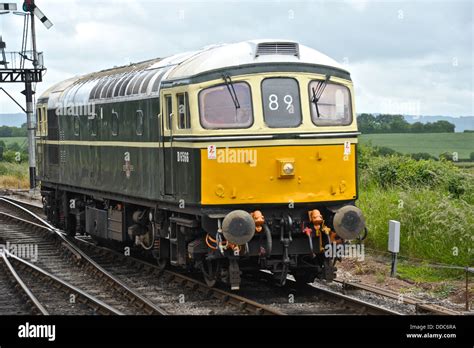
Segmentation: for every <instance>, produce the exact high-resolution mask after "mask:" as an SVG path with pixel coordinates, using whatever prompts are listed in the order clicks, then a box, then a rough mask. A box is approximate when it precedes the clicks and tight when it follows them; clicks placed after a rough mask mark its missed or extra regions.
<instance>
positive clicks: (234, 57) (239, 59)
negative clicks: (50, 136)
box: [39, 40, 347, 108]
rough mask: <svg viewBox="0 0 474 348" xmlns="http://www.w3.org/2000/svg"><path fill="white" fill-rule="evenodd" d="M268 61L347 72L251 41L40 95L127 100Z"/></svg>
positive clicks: (65, 100)
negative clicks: (165, 85) (166, 83)
mask: <svg viewBox="0 0 474 348" xmlns="http://www.w3.org/2000/svg"><path fill="white" fill-rule="evenodd" d="M272 63H277V64H281V63H289V64H291V63H293V64H295V63H296V64H298V63H299V64H310V65H319V66H324V67H330V68H333V69H337V70H341V71H343V72H345V73H346V74H347V71H346V69H345V68H343V67H342V66H341V65H340V64H339V63H338V62H336V61H335V60H333V59H332V58H329V57H328V56H326V55H324V54H323V53H321V52H318V51H316V50H314V49H312V48H309V47H307V46H304V45H301V44H299V43H297V42H294V41H288V40H251V41H243V42H238V43H233V44H220V45H212V46H207V47H204V48H202V49H201V50H198V51H193V52H186V53H181V54H176V55H173V56H170V57H167V58H163V59H159V58H157V59H151V60H148V61H144V62H140V63H135V64H130V65H126V66H122V67H116V68H112V69H106V70H102V71H99V72H94V73H90V74H86V75H83V76H79V77H73V78H70V79H68V80H65V81H62V82H60V83H58V84H56V85H54V86H52V87H51V88H49V89H48V90H47V91H45V92H44V93H43V94H42V95H41V97H40V99H39V102H42V101H43V102H45V101H46V99H48V106H49V108H54V107H56V105H57V104H58V103H60V105H63V106H67V105H68V104H86V103H89V102H94V101H98V100H101V99H112V98H113V99H115V98H133V97H140V96H150V95H155V94H156V95H157V94H159V90H160V86H161V81H165V80H167V81H170V80H182V79H187V78H191V77H193V76H197V75H201V74H205V73H207V72H212V71H219V70H222V69H227V68H232V67H242V66H248V65H254V66H255V65H264V64H266V65H268V64H272Z"/></svg>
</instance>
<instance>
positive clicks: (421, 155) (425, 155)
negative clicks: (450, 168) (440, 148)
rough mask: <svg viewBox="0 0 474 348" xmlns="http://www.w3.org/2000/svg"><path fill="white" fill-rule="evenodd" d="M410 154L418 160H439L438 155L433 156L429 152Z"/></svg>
mask: <svg viewBox="0 0 474 348" xmlns="http://www.w3.org/2000/svg"><path fill="white" fill-rule="evenodd" d="M410 156H411V158H413V159H414V160H417V161H419V160H429V159H432V160H437V158H436V157H434V156H431V155H430V154H429V153H427V152H418V153H412V154H411V155H410Z"/></svg>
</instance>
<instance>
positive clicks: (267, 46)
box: [255, 42, 300, 57]
mask: <svg viewBox="0 0 474 348" xmlns="http://www.w3.org/2000/svg"><path fill="white" fill-rule="evenodd" d="M271 54H281V55H287V56H297V57H299V55H300V52H299V47H298V44H297V43H296V42H263V43H260V44H258V46H257V53H256V54H255V57H258V56H263V55H271Z"/></svg>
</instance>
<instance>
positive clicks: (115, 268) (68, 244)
mask: <svg viewBox="0 0 474 348" xmlns="http://www.w3.org/2000/svg"><path fill="white" fill-rule="evenodd" d="M6 211H7V212H6ZM17 215H21V216H22V217H18V216H17ZM0 220H2V221H9V222H10V225H9V224H8V223H3V225H2V227H0V241H1V240H2V238H3V239H5V237H7V236H8V237H9V238H10V239H12V240H15V241H17V242H18V241H19V242H20V243H30V244H35V243H36V244H37V245H39V246H41V247H39V248H38V249H39V250H38V251H39V254H40V255H39V258H38V259H39V263H40V264H41V266H42V267H44V268H45V269H49V270H53V271H54V272H56V273H59V275H60V277H62V278H71V274H74V276H76V275H77V274H78V273H77V269H73V270H71V268H70V264H71V260H74V262H73V263H77V264H78V265H79V266H80V267H81V270H83V271H86V272H87V276H88V279H95V280H99V283H105V284H106V285H107V289H113V290H115V291H116V292H119V293H122V295H123V297H124V298H125V299H127V300H128V302H130V303H134V304H137V307H138V308H139V309H140V311H138V313H134V312H132V313H130V312H129V311H125V310H122V312H125V313H126V314H143V313H144V314H154V313H153V312H159V314H243V313H244V314H245V313H246V314H258V315H283V314H284V313H282V312H279V311H277V310H273V309H271V308H267V307H266V306H263V305H261V304H259V303H256V302H254V301H251V300H249V299H246V298H243V297H240V296H238V295H235V294H232V293H229V292H226V291H224V290H220V289H214V288H209V287H207V285H205V284H204V283H201V282H199V281H197V280H196V279H193V278H191V277H187V276H185V275H181V274H179V273H176V272H172V271H165V272H164V273H163V272H161V271H160V269H159V268H158V266H155V265H153V264H151V263H148V262H145V261H142V260H138V259H135V258H132V257H128V256H125V255H123V254H120V253H117V252H114V251H112V250H109V249H105V248H101V247H98V246H96V245H94V244H93V243H90V242H87V241H84V240H83V239H80V238H76V239H70V238H68V237H67V236H66V235H65V234H64V233H62V232H61V231H58V230H57V229H55V228H54V227H53V226H51V225H50V224H49V223H48V222H47V221H44V220H43V219H42V218H41V217H39V216H37V215H35V214H33V213H31V212H29V211H28V210H27V209H26V208H25V207H23V206H21V205H20V204H18V203H16V202H14V201H13V200H11V199H5V198H0ZM12 224H13V226H12ZM18 224H22V225H24V226H27V227H28V228H29V229H30V230H29V231H28V232H26V231H25V228H22V229H20V230H19V231H18V228H15V226H18ZM46 240H47V242H46ZM57 250H61V251H60V252H59V251H57ZM42 251H43V254H44V256H46V255H47V256H48V257H42V256H41V253H42ZM55 253H59V254H62V255H66V257H67V258H68V261H69V262H67V263H68V267H69V268H67V267H66V268H61V267H59V265H61V264H62V263H64V260H62V259H61V258H59V257H55V258H52V257H51V256H52V255H55ZM55 256H58V255H55ZM45 260H47V261H45ZM73 280H74V279H73ZM76 281H77V280H76ZM95 283H96V284H97V282H95ZM79 284H80V285H82V286H84V284H85V279H82V283H81V281H79ZM89 292H92V293H93V294H94V295H96V296H98V297H101V296H103V295H101V294H104V293H107V291H106V290H94V289H92V290H89ZM109 292H110V290H109ZM103 300H104V302H106V303H107V301H109V302H110V300H111V299H110V298H106V299H103ZM156 303H159V305H156ZM114 305H115V306H116V307H119V308H120V306H119V304H117V303H115V304H114ZM163 308H166V310H165V309H163ZM155 314H156V313H155Z"/></svg>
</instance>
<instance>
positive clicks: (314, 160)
mask: <svg viewBox="0 0 474 348" xmlns="http://www.w3.org/2000/svg"><path fill="white" fill-rule="evenodd" d="M358 134H359V133H358V132H357V123H356V117H355V111H354V91H353V85H352V82H351V78H350V74H349V72H348V71H347V70H346V69H345V68H343V67H342V66H341V65H339V64H338V63H337V62H336V61H334V60H332V59H331V58H329V57H327V56H325V55H323V54H322V53H320V52H318V51H316V50H313V49H311V48H308V47H306V46H304V45H301V44H299V43H297V42H292V41H285V40H253V41H246V42H240V43H235V44H223V45H214V46H209V47H206V48H203V49H202V50H199V51H196V52H187V53H183V54H178V55H174V56H171V57H168V58H164V59H153V60H149V61H145V62H141V63H137V64H130V65H127V66H123V67H118V68H113V69H108V70H103V71H100V72H96V73H91V74H88V75H84V76H81V77H74V78H71V79H68V80H66V81H63V82H61V83H58V84H56V85H55V86H53V87H51V88H50V89H49V90H47V91H46V92H45V93H44V94H43V95H42V96H41V97H40V98H39V100H38V104H37V134H36V138H37V168H38V178H37V179H38V180H40V181H41V194H42V196H43V202H44V209H45V213H46V214H47V217H48V219H49V220H50V221H51V222H52V223H53V224H54V225H56V226H58V227H59V228H62V229H64V230H66V231H67V232H68V233H70V234H72V235H75V234H87V235H90V236H92V237H93V238H94V239H96V240H98V241H101V242H103V243H108V244H111V243H113V244H114V245H119V246H120V247H124V246H128V247H136V248H140V249H144V250H146V252H148V253H150V254H151V255H153V256H154V257H155V258H156V259H157V260H158V264H159V265H160V266H161V267H166V266H167V265H173V266H179V267H184V268H186V269H197V270H200V271H202V273H203V275H204V278H205V280H206V282H207V283H208V284H209V285H213V284H214V283H215V282H216V281H221V280H222V281H225V282H227V283H228V284H229V285H230V286H231V288H232V289H238V288H239V285H240V277H241V274H242V272H247V271H249V272H252V271H257V270H259V269H267V270H270V271H271V272H272V273H273V274H274V276H275V277H276V278H277V279H278V280H279V282H280V283H284V282H285V280H286V278H287V275H288V274H289V273H291V274H293V276H294V277H295V279H296V280H297V281H298V282H303V283H306V282H311V281H313V280H314V279H315V278H320V279H326V280H329V281H330V280H332V279H333V278H334V276H335V270H336V268H335V262H336V260H337V259H338V257H337V255H334V253H331V252H330V251H331V250H333V249H332V248H329V246H331V245H336V244H337V245H344V243H347V241H350V240H354V239H357V238H361V235H362V234H363V233H362V232H363V231H364V229H365V222H364V218H363V216H362V213H361V211H360V210H359V209H358V208H356V207H355V206H354V202H355V200H356V199H357V158H356V146H357V135H358Z"/></svg>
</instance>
